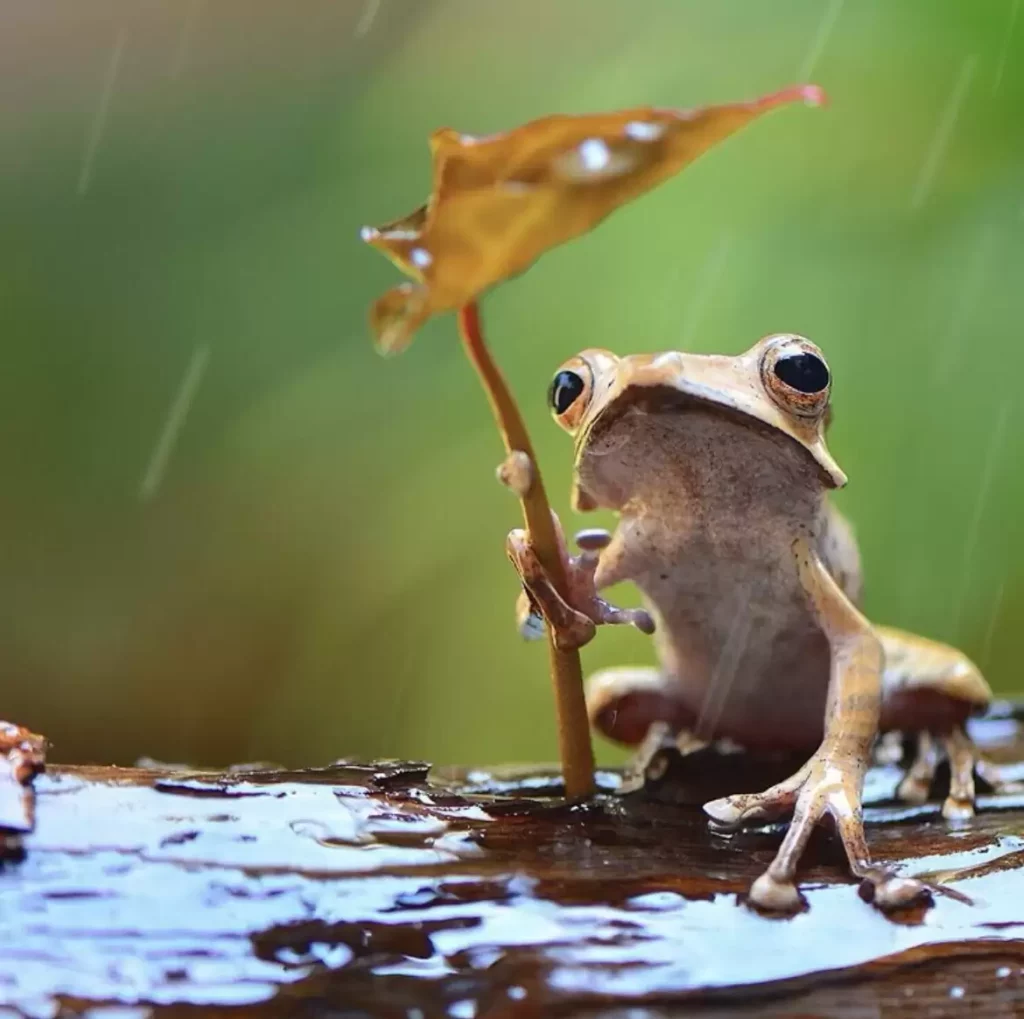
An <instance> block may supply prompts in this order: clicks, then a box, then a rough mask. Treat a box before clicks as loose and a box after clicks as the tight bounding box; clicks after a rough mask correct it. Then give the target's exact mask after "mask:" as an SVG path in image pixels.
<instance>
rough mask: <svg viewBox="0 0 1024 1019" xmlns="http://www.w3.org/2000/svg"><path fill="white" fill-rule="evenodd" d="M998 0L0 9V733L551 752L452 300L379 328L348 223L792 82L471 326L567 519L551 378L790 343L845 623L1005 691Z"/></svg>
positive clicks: (626, 597)
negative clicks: (817, 100) (672, 354)
mask: <svg viewBox="0 0 1024 1019" xmlns="http://www.w3.org/2000/svg"><path fill="white" fill-rule="evenodd" d="M1020 6H1021V4H1020V0H991V2H989V0H978V2H975V3H971V4H966V3H963V2H962V0H932V2H930V3H927V4H925V3H887V2H885V0H846V2H845V3H843V2H841V0H839V2H837V0H773V2H772V3H762V2H757V0H717V2H715V3H709V2H707V0H700V2H696V0H687V2H683V0H658V2H654V0H647V2H633V3H625V2H611V0H558V2H556V3H553V2H551V0H519V2H518V3H515V4H499V3H497V2H493V3H492V2H473V0H460V2H447V3H441V2H429V0H379V2H376V0H345V2H332V3H327V2H322V0H306V2H301V3H294V4H280V3H274V2H270V0H205V2H204V0H173V2H171V0H144V2H142V3H139V2H132V3H129V2H113V0H88V2H87V3H83V2H82V0H51V2H49V3H45V4H42V3H38V2H35V0H14V2H13V3H7V4H4V5H3V7H2V8H0V252H2V256H0V257H2V262H0V312H2V334H3V337H4V351H5V359H4V368H3V371H2V372H0V451H2V453H0V455H2V486H0V565H2V572H0V577H2V585H3V586H2V588H0V598H2V611H0V675H2V686H0V690H2V700H0V716H2V717H6V718H11V719H16V720H18V721H21V722H23V723H26V724H29V725H30V726H32V727H33V728H35V729H36V730H38V731H42V732H45V733H47V734H48V735H49V736H50V737H51V738H52V739H53V741H54V744H55V748H54V756H55V757H56V758H57V759H59V760H64V761H67V760H84V759H89V760H102V761H118V762H124V763H127V762H131V761H132V760H133V759H134V758H135V757H136V756H138V755H140V754H149V755H153V756H156V757H159V758H163V759H168V760H190V761H202V762H209V763H220V762H228V761H231V760H236V759H251V758H259V759H267V758H269V759H276V760H283V761H285V762H296V763H297V762H310V763H313V762H323V761H326V760H329V759H332V758H335V757H338V756H342V755H348V754H353V755H393V756H399V755H403V756H404V755H410V756H422V757H426V758H429V759H433V760H435V761H439V762H453V761H473V762H494V761H501V760H528V759H551V758H552V757H553V756H554V752H555V739H554V724H553V718H552V710H551V700H550V696H549V689H548V678H547V673H546V656H545V653H544V651H543V648H542V647H541V646H538V645H532V644H523V643H521V642H520V640H519V638H518V637H517V636H516V634H515V632H514V627H513V624H512V606H513V601H514V597H515V593H516V584H515V582H514V578H513V575H512V573H511V570H510V567H509V566H508V564H507V562H506V560H505V557H504V554H503V541H504V536H505V533H506V531H507V530H508V528H509V527H511V526H515V525H516V524H517V521H518V509H517V506H516V504H515V501H514V500H513V499H512V497H511V496H510V495H509V494H508V493H507V492H505V491H503V490H502V489H501V488H500V487H499V486H498V485H497V484H496V482H495V481H494V476H493V471H494V467H495V465H496V464H497V462H498V460H499V458H500V447H499V443H498V440H497V437H496V435H495V432H494V429H493V426H492V424H491V420H490V417H489V414H488V411H487V407H486V404H485V402H484V398H483V396H482V393H481V391H480V389H479V387H478V385H477V382H476V379H475V378H474V376H473V374H472V372H471V370H470V368H469V366H468V365H467V363H466V362H465V361H464V359H463V356H462V354H461V352H460V349H459V346H458V343H457V341H456V339H455V333H454V322H453V321H452V319H451V318H450V317H445V318H443V319H440V320H438V321H436V322H433V323H431V325H430V326H429V327H428V328H427V329H426V330H425V332H424V333H423V334H421V335H420V336H419V338H418V340H417V342H416V343H415V344H414V345H413V347H412V348H411V349H410V350H409V352H408V353H407V354H406V355H404V356H403V357H401V358H398V359H395V360H390V361H385V360H382V359H380V358H379V357H378V356H377V355H376V354H375V353H374V352H373V350H372V348H371V344H370V339H369V336H368V334H367V329H366V326H365V315H366V309H367V306H368V304H369V303H370V302H371V301H372V300H373V299H374V298H375V297H376V296H377V295H378V294H380V293H381V292H382V291H383V290H384V289H385V288H386V287H388V286H389V285H391V284H392V283H394V282H396V279H397V274H396V272H395V271H394V269H393V268H392V267H391V266H390V265H389V264H388V263H387V262H386V261H385V260H384V259H382V258H381V257H380V256H379V255H378V254H376V253H375V252H373V251H371V250H369V249H368V248H366V247H364V246H363V245H361V244H360V242H359V240H358V229H359V227H360V226H361V225H362V224H363V223H375V222H382V221H385V220H387V219H390V218H392V217H393V216H395V215H397V214H400V213H403V212H405V211H407V210H408V209H410V208H412V207H413V206H414V205H415V204H417V203H418V202H419V201H420V200H421V199H422V198H423V196H424V194H425V192H426V189H427V187H428V177H429V170H428V156H427V148H426V139H427V135H428V134H429V132H430V131H431V130H433V129H434V128H436V127H439V126H442V125H450V126H453V127H456V128H458V129H460V130H464V131H467V132H473V133H484V132H489V131H493V130H499V129H502V128H506V127H510V126H513V125H516V124H519V123H521V122H523V121H525V120H528V119H530V118H533V117H536V116H539V115H543V114H546V113H551V112H591V111H600V110H610V109H615V108H619V107H624V106H629V105H634V104H643V103H654V104H662V105H682V106H687V105H697V104H702V103H705V102H721V101H726V100H733V99H742V98H750V97H753V96H756V95H758V94H760V93H762V92H765V91H769V90H774V89H776V88H778V87H780V86H783V85H786V84H790V83H793V82H795V81H799V80H803V79H805V78H810V79H811V80H814V81H816V82H819V83H820V84H822V85H824V86H825V87H826V88H827V89H828V91H829V92H830V94H831V97H832V100H833V102H832V105H831V106H830V107H829V108H827V109H825V110H817V111H812V110H806V109H802V108H787V109H785V110H782V111H780V112H777V113H774V114H771V115H769V116H767V117H765V118H764V119H763V120H761V121H759V122H757V123H755V124H754V125H753V126H751V127H749V128H747V129H746V130H745V131H744V132H743V133H741V134H740V135H737V136H736V137H734V138H732V139H731V140H729V141H728V142H726V143H725V144H724V145H723V146H722V147H721V148H719V149H717V150H715V151H712V152H711V153H710V154H708V155H707V156H706V157H704V158H703V159H702V160H701V161H700V162H699V163H697V164H696V165H695V166H693V167H692V168H691V169H689V170H687V171H685V172H684V173H683V174H682V175H681V176H680V177H679V178H677V179H675V180H673V181H672V182H670V183H668V184H667V185H665V186H664V187H662V188H661V189H660V190H659V191H657V192H655V193H654V194H652V195H650V196H648V197H647V198H645V199H643V200H641V201H639V202H637V203H636V204H635V205H632V206H630V207H628V208H627V209H626V210H624V211H622V212H619V213H617V214H616V215H615V216H614V217H613V218H612V219H611V220H609V221H608V222H607V223H606V224H604V225H603V226H602V227H601V228H600V229H599V230H597V231H596V232H595V233H593V234H591V235H590V236H588V237H586V238H585V239H583V240H582V241H580V242H577V243H575V244H572V245H569V246H567V247H565V248H563V249H560V250H558V251H556V252H554V253H553V254H551V255H549V256H547V257H545V258H544V259H543V260H542V262H541V263H540V264H538V265H537V266H536V267H534V268H533V269H532V270H531V271H530V272H529V273H528V274H527V275H525V276H524V277H522V278H520V279H518V280H516V281H514V282H513V283H512V284H510V285H507V286H505V287H503V288H502V289H501V290H500V291H498V292H496V293H494V294H492V295H490V296H489V297H488V298H487V300H486V303H485V308H484V311H485V316H486V322H487V326H488V330H489V334H490V338H491V342H492V345H493V348H494V349H495V351H496V353H497V356H498V358H499V360H500V361H501V362H502V364H503V365H504V367H505V368H506V370H507V373H508V375H509V378H510V381H511V383H512V385H513V387H514V389H515V390H516V392H517V393H518V394H519V396H520V398H521V401H522V405H523V409H524V413H525V414H526V416H527V419H528V422H529V424H530V426H531V428H532V430H533V433H534V437H535V440H536V443H537V446H538V453H539V456H540V459H541V462H542V466H543V468H544V470H545V472H546V477H547V480H548V486H549V489H550V491H551V492H552V494H553V496H554V497H555V499H556V505H557V508H558V510H559V511H560V512H561V513H562V515H563V519H564V520H565V522H566V524H567V527H569V528H574V527H577V526H580V525H581V524H582V523H583V522H584V521H583V520H582V519H581V518H578V517H574V516H573V514H572V513H571V512H570V511H569V508H568V491H569V472H570V448H569V443H568V441H567V440H566V438H565V436H564V435H563V434H562V433H561V432H560V431H559V430H558V429H557V428H556V427H555V426H554V425H553V424H552V423H551V421H550V420H549V417H548V414H547V410H546V407H545V389H546V386H547V383H548V380H549V378H550V375H551V373H552V372H553V370H554V369H555V367H556V366H557V365H558V364H559V362H560V361H562V360H563V359H564V358H565V357H567V356H569V355H571V354H572V353H575V352H576V351H577V350H578V349H580V348H581V347H584V346H593V345H600V346H608V347H611V348H613V349H615V350H617V351H619V352H622V353H626V352H631V351H645V350H652V349H661V348H666V347H685V348H686V349H690V350H697V351H722V352H737V351H739V350H742V349H745V348H746V347H747V346H749V345H750V344H751V343H752V342H753V341H754V340H756V339H757V338H758V337H759V336H761V335H763V334H765V333H768V332H773V331H777V330H796V331H800V332H803V333H805V334H807V335H808V336H810V337H812V338H813V339H814V340H816V341H817V342H818V343H819V344H820V345H821V346H822V347H823V348H824V349H825V351H826V354H827V356H828V357H829V359H830V361H831V364H832V368H833V373H834V375H835V379H836V383H835V406H836V424H835V427H834V429H833V436H832V448H833V452H834V453H835V455H836V456H837V458H838V460H839V461H840V463H841V464H842V465H843V467H844V468H845V470H846V471H847V473H848V474H849V475H850V478H851V483H850V486H849V488H848V489H847V490H846V491H845V492H843V493H842V495H841V496H840V500H841V503H842V506H843V508H844V509H845V510H847V511H848V512H849V514H850V515H851V516H852V517H853V519H854V521H855V523H856V525H857V527H858V531H859V534H860V538H861V542H862V548H863V554H864V558H865V562H866V569H867V577H868V596H867V597H868V610H869V613H870V614H871V615H872V616H874V617H875V618H877V619H880V620H884V621H886V622H890V623H893V624H897V625H901V626H905V627H908V628H911V629H915V630H918V631H920V632H924V633H926V634H929V635H931V636H934V637H938V638H943V639H946V640H949V641H953V642H956V643H958V644H960V645H961V646H963V647H964V648H966V649H967V650H968V651H969V652H970V653H971V654H972V655H973V656H974V657H975V658H976V659H977V660H978V661H979V663H980V664H981V666H982V667H983V668H984V670H985V671H986V673H987V675H988V676H989V678H990V680H991V682H992V684H993V686H994V687H996V689H997V690H1000V691H1013V690H1015V689H1017V690H1019V689H1022V688H1024V683H1022V682H1021V677H1020V675H1019V672H1018V663H1019V662H1020V660H1021V656H1022V652H1024V627H1022V626H1021V625H1020V622H1019V619H1020V614H1021V609H1022V607H1024V537H1022V535H1021V531H1020V526H1019V519H1020V507H1021V506H1022V505H1024V492H1022V488H1024V480H1022V476H1021V472H1020V470H1019V467H1018V465H1019V464H1020V462H1021V454H1022V445H1024V442H1022V426H1024V408H1022V407H1021V405H1020V400H1019V398H1018V392H1019V390H1020V376H1021V372H1022V370H1024V343H1022V336H1021V325H1020V323H1021V320H1022V316H1024V285H1022V284H1024V115H1022V112H1021V111H1022V109H1024V23H1022V22H1024V14H1021V12H1020ZM1018 15H1019V17H1018ZM602 522H604V521H601V520H599V519H589V518H588V519H587V520H586V523H588V524H599V523H602ZM615 595H616V596H617V597H618V598H619V600H623V601H631V600H633V595H632V592H630V591H619V592H615ZM584 659H585V662H584V664H585V668H587V669H588V670H589V669H593V668H596V667H598V666H603V665H609V664H616V663H629V662H650V661H652V660H653V651H652V647H651V645H650V642H649V640H648V639H647V638H645V637H643V636H642V635H640V634H638V633H635V632H626V631H622V630H618V629H607V630H604V631H602V632H601V633H600V634H599V636H598V639H597V640H596V641H595V642H594V643H593V644H592V645H591V646H590V647H588V648H587V649H585V652H584ZM600 754H601V755H602V757H603V759H605V760H612V759H614V757H615V755H614V753H613V752H612V751H611V750H610V749H609V748H607V747H602V748H601V749H600Z"/></svg>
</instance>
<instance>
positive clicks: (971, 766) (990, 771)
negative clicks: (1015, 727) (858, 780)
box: [896, 725, 1024, 821]
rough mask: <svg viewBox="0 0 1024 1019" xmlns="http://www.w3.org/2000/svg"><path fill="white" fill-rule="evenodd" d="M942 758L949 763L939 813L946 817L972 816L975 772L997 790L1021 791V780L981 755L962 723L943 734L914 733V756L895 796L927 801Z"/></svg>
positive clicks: (913, 801)
mask: <svg viewBox="0 0 1024 1019" xmlns="http://www.w3.org/2000/svg"><path fill="white" fill-rule="evenodd" d="M944 759H945V760H946V761H948V763H949V790H948V794H947V796H946V799H945V800H944V801H943V804H942V816H943V817H945V818H946V819H947V820H950V821H964V820H968V819H970V818H972V817H973V816H974V812H975V807H976V802H975V801H976V797H977V793H976V789H975V782H974V779H975V776H977V777H978V778H980V779H981V780H982V781H983V782H984V783H985V784H986V785H988V786H990V787H991V789H992V791H993V792H994V793H996V794H1008V793H1019V792H1022V791H1024V784H1021V783H1020V782H1017V781H1012V780H1010V779H1007V778H1006V777H1005V776H1004V775H1003V774H1002V771H1001V770H1000V768H999V766H998V765H996V764H993V763H992V762H991V761H989V760H987V759H986V758H985V757H984V756H983V755H982V753H981V752H980V751H979V750H978V748H977V747H976V746H975V744H974V741H973V740H972V739H971V738H970V736H968V735H967V732H966V730H965V729H964V727H963V726H960V725H957V726H954V727H953V728H952V729H951V730H950V731H949V732H948V733H945V734H943V735H935V734H933V733H930V732H920V733H918V734H917V735H916V746H915V750H914V758H913V760H912V761H911V764H910V767H909V768H908V769H907V772H906V775H905V776H904V778H903V781H901V782H900V784H899V786H898V788H897V790H896V796H897V797H898V798H899V799H900V800H902V801H903V802H904V803H915V804H919V803H926V802H927V800H928V796H929V794H930V791H931V787H932V782H933V780H934V778H935V773H936V771H937V770H938V767H939V765H940V764H941V763H942V761H943V760H944Z"/></svg>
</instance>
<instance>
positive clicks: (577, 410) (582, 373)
mask: <svg viewBox="0 0 1024 1019" xmlns="http://www.w3.org/2000/svg"><path fill="white" fill-rule="evenodd" d="M592 379H593V376H592V373H591V370H590V367H589V366H588V365H587V363H586V362H585V361H584V360H583V359H582V358H573V360H572V361H569V362H568V363H567V364H566V365H564V366H563V367H562V368H561V369H559V371H558V373H557V374H556V375H555V377H554V378H553V379H552V380H551V385H550V386H549V387H548V406H549V407H550V408H551V413H552V414H554V416H555V420H556V421H557V422H558V423H559V424H560V425H561V426H562V427H563V428H564V429H566V431H570V432H571V431H573V429H575V428H576V426H577V425H578V424H579V422H580V418H582V417H583V412H584V411H585V410H586V408H587V403H588V402H589V398H590V390H591V385H592Z"/></svg>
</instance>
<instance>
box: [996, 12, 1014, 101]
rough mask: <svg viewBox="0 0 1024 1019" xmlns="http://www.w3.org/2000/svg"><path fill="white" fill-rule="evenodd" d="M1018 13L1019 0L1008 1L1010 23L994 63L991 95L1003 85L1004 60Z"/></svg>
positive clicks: (1007, 54) (1007, 55)
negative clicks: (994, 72) (994, 71)
mask: <svg viewBox="0 0 1024 1019" xmlns="http://www.w3.org/2000/svg"><path fill="white" fill-rule="evenodd" d="M1019 13H1020V0H1010V23H1009V25H1007V27H1006V35H1004V36H1003V45H1002V47H1001V48H1000V50H999V59H998V61H996V74H995V80H994V81H993V82H992V95H995V94H996V93H997V92H998V91H999V86H1000V85H1002V83H1003V73H1004V72H1005V71H1006V60H1007V57H1009V55H1010V41H1011V40H1012V39H1013V30H1014V28H1015V27H1016V25H1017V15H1018V14H1019Z"/></svg>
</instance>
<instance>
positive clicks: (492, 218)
mask: <svg viewBox="0 0 1024 1019" xmlns="http://www.w3.org/2000/svg"><path fill="white" fill-rule="evenodd" d="M797 100H802V101H803V102H805V103H808V104H809V105H820V104H822V103H823V102H824V101H825V94H824V92H823V91H822V90H821V89H820V88H818V87H817V86H815V85H801V86H795V87H793V88H788V89H783V90H782V91H779V92H773V93H771V94H770V95H766V96H762V97H761V98H759V99H754V100H752V101H750V102H744V103H729V104H726V105H721V106H706V107H702V108H699V109H694V110H669V109H655V108H653V107H649V106H643V107H637V108H635V109H631V110H623V111H621V112H618V113H599V114H590V115H586V116H578V117H571V116H552V117H544V118H542V119H541V120H535V121H532V122H530V123H528V124H524V125H523V126H522V127H518V128H515V129H514V130H512V131H508V132H505V133H502V134H495V135H489V136H487V137H484V138H474V137H471V136H469V135H463V134H459V133H458V132H456V131H453V130H452V129H451V128H444V129H442V130H440V131H435V132H434V134H433V135H432V136H431V139H430V148H431V153H432V156H433V188H432V191H431V195H430V199H429V201H428V202H427V204H426V205H424V206H422V207H421V208H419V209H417V210H416V211H415V212H413V213H412V214H411V215H409V216H406V217H404V218H403V219H399V220H395V221H394V222H392V223H388V224H386V225H385V226H381V227H364V228H363V231H362V238H363V240H364V241H366V242H367V243H368V244H371V245H372V246H373V247H375V248H377V249H379V250H380V251H382V252H383V253H384V254H385V255H387V257H388V258H390V259H391V261H392V262H394V263H395V265H397V266H398V267H399V268H400V269H401V270H402V271H403V272H405V273H406V274H407V275H409V276H411V277H412V278H413V280H414V281H415V282H414V283H405V284H402V285H401V286H398V287H394V288H392V289H391V290H389V291H388V292H387V293H386V294H384V296H383V297H381V298H380V299H379V300H378V301H377V302H376V303H375V304H374V306H373V308H372V309H371V312H370V324H371V327H372V329H373V332H374V334H375V336H376V339H377V345H378V347H379V348H380V350H381V351H382V352H384V353H395V352H397V351H399V350H402V349H403V348H404V347H405V346H407V345H408V343H409V341H410V340H411V339H412V336H413V334H414V333H415V331H416V330H417V329H418V328H419V327H420V326H421V325H422V324H423V323H424V322H425V321H426V320H427V319H428V318H429V317H430V316H431V315H435V314H437V313H439V312H443V311H451V310H453V309H455V308H459V307H461V306H463V305H465V304H468V303H469V302H470V301H472V300H474V299H475V298H477V297H478V296H479V295H480V294H481V293H482V292H483V291H484V290H486V289H487V288H489V287H491V286H494V285H495V284H496V283H500V282H501V281H502V280H506V279H508V278H509V277H511V276H515V275H517V274H518V273H521V272H523V271H524V270H525V269H527V268H528V267H529V266H530V265H531V264H532V263H533V262H534V261H535V260H536V259H537V258H539V257H540V256H541V255H542V254H543V253H544V252H545V251H547V250H548V249H549V248H553V247H555V246H556V245H558V244H564V243H565V242H566V241H570V240H572V239H573V238H575V237H578V236H580V235H581V234H584V233H586V232H587V231H588V230H591V229H593V228H594V227H595V226H597V224H598V223H600V222H601V221H602V220H603V219H604V218H605V217H606V216H608V215H610V214H611V213H612V212H614V211H615V209H617V208H618V207H619V206H620V205H624V204H625V203H626V202H628V201H631V200H632V199H634V198H636V197H638V196H639V195H642V194H644V193H645V192H647V191H650V190H651V189H652V188H654V187H656V186H657V185H658V184H660V183H662V181H665V180H667V179H668V178H669V177H671V176H673V175H674V174H676V173H678V172H679V171H680V170H681V169H683V167H685V166H688V165H689V164H690V163H692V162H693V161H694V160H695V159H697V158H698V157H699V156H701V155H703V154H704V153H705V152H706V151H707V150H708V149H709V148H711V147H712V146H713V145H714V144H715V143H716V142H719V141H721V140H722V139H723V138H727V137H728V136H729V135H731V134H733V133H734V132H736V131H738V130H739V129H740V128H741V127H743V126H744V125H746V124H748V123H750V121H752V120H754V119H756V118H757V117H759V116H761V114H763V113H766V112H767V111H768V110H772V109H775V108H776V107H778V106H783V105H785V104H787V103H791V102H795V101H797Z"/></svg>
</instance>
